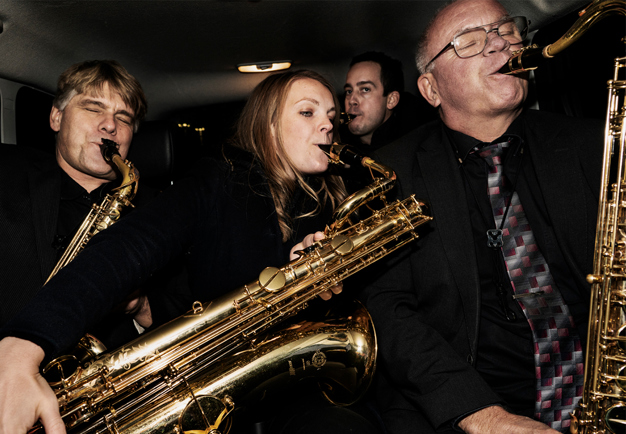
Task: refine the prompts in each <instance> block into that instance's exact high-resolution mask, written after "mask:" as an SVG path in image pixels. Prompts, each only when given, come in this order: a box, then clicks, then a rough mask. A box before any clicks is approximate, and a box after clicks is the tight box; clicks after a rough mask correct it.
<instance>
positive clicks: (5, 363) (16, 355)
mask: <svg viewBox="0 0 626 434" xmlns="http://www.w3.org/2000/svg"><path fill="white" fill-rule="evenodd" d="M43 357H44V352H43V350H42V349H41V348H40V347H39V346H37V345H35V344H33V343H32V342H30V341H26V340H23V339H18V338H13V337H7V338H4V339H2V340H1V341H0V434H23V433H26V432H27V431H28V430H29V429H30V428H31V427H32V426H33V425H35V423H36V422H37V420H41V423H42V424H43V426H44V427H45V429H46V433H47V434H64V433H65V425H64V424H63V420H62V419H61V416H60V414H59V404H58V402H57V399H56V396H55V394H54V392H53V391H52V389H51V388H50V386H49V385H48V383H47V382H46V380H44V379H43V377H42V376H41V375H39V364H40V363H41V361H42V360H43Z"/></svg>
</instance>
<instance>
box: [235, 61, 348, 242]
mask: <svg viewBox="0 0 626 434" xmlns="http://www.w3.org/2000/svg"><path fill="white" fill-rule="evenodd" d="M303 78H310V79H313V80H316V81H318V82H320V83H321V84H323V85H324V86H325V87H326V88H327V89H328V90H329V92H330V93H331V95H332V97H333V101H334V104H335V107H336V109H337V116H335V119H334V122H333V124H334V125H333V131H337V128H338V126H339V110H340V105H339V100H338V99H337V96H336V94H335V91H334V89H333V87H332V85H331V84H330V82H328V80H326V79H325V78H324V77H322V76H321V75H320V74H318V73H317V72H314V71H308V70H301V71H289V72H284V73H279V74H274V75H270V76H269V77H267V78H266V79H265V80H263V81H262V82H261V83H259V84H258V85H257V86H256V87H255V88H254V90H253V92H252V95H251V96H250V98H249V99H248V102H247V103H246V105H245V107H244V108H243V111H242V112H241V116H240V117H239V121H238V123H237V132H236V133H235V136H234V144H235V145H236V146H239V147H241V148H243V149H245V150H247V151H249V152H251V153H252V154H253V155H254V156H255V158H257V159H258V160H259V161H260V163H261V166H262V167H263V170H264V171H265V175H266V176H267V179H268V181H269V187H270V191H271V194H272V198H273V199H274V204H275V206H276V212H277V214H278V222H279V224H280V229H281V232H282V234H283V242H285V241H287V240H289V239H290V238H291V237H292V235H293V220H294V218H295V219H298V218H303V217H309V216H313V215H317V214H318V213H320V212H321V210H322V209H324V208H325V207H326V206H328V205H330V206H332V207H333V208H334V207H335V206H337V205H338V204H339V203H340V202H341V200H343V198H344V197H345V188H344V185H343V181H342V180H341V178H340V177H338V176H336V175H331V174H328V173H325V174H322V175H319V177H318V178H320V181H321V182H320V183H316V185H319V188H312V187H311V186H310V185H309V184H308V183H307V182H306V181H305V179H304V177H303V175H302V174H301V173H300V172H299V171H298V170H297V169H296V168H295V166H294V164H293V162H292V161H291V160H290V159H289V157H288V155H287V152H286V151H285V148H284V144H283V140H282V137H281V134H280V131H281V130H282V129H281V125H280V119H281V113H282V110H283V106H284V103H285V100H286V99H287V94H288V93H289V90H290V89H291V86H292V84H293V83H294V82H295V81H297V80H300V79H303ZM272 125H274V129H275V131H277V132H278V134H277V137H276V139H274V138H273V137H272ZM277 150H278V152H276V151H277ZM292 174H295V179H294V177H293V175H292ZM297 188H301V189H302V190H304V192H305V193H306V194H307V195H308V196H310V197H311V198H312V199H313V200H314V202H315V204H316V206H315V208H314V209H312V210H310V211H308V212H304V213H303V214H301V215H296V216H291V215H290V214H289V210H290V209H292V208H291V207H290V205H291V204H290V203H289V199H290V197H292V196H293V194H294V192H295V191H296V189H297Z"/></svg>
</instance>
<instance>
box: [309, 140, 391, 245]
mask: <svg viewBox="0 0 626 434" xmlns="http://www.w3.org/2000/svg"><path fill="white" fill-rule="evenodd" d="M319 146H320V149H322V150H323V151H324V152H325V153H326V155H327V156H328V158H329V162H330V163H331V164H344V165H345V164H348V165H351V166H352V165H360V166H363V167H365V168H367V169H369V170H370V172H371V173H372V178H373V182H372V183H371V184H369V185H368V186H367V187H365V188H363V189H361V190H359V191H357V192H355V193H353V194H352V195H350V196H349V197H348V198H346V199H345V200H344V201H343V202H342V203H341V204H340V205H339V206H338V207H337V209H336V210H335V212H334V213H333V216H332V218H331V223H330V225H329V228H328V229H327V231H329V233H334V232H336V231H337V230H339V229H341V228H342V227H343V226H344V224H345V223H346V222H348V221H349V218H350V216H351V215H352V214H353V213H354V212H355V211H356V210H357V209H358V208H360V207H361V206H362V205H364V204H366V203H367V202H369V201H371V200H373V199H375V198H377V197H380V198H381V199H383V201H384V194H385V193H386V192H387V191H389V190H391V189H392V188H393V186H394V185H395V181H396V174H395V172H394V171H393V170H392V169H391V168H389V167H387V166H385V165H383V164H381V163H379V162H376V161H375V160H373V159H372V158H370V157H368V156H366V155H363V154H361V153H359V152H358V150H356V149H354V148H353V147H351V146H348V145H345V144H342V143H337V142H335V143H333V144H331V145H319ZM374 172H376V173H378V174H379V175H381V176H375V175H374Z"/></svg>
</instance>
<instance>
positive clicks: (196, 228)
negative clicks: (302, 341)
mask: <svg viewBox="0 0 626 434" xmlns="http://www.w3.org/2000/svg"><path fill="white" fill-rule="evenodd" d="M224 149H225V150H226V153H225V154H224V155H223V156H222V155H220V156H218V157H216V158H207V159H206V160H204V161H203V164H202V170H201V171H199V172H198V173H197V174H195V175H194V176H190V177H189V178H187V179H184V180H181V181H179V182H177V183H176V184H175V185H174V186H173V187H172V188H170V189H168V190H167V191H165V192H164V193H162V194H161V195H160V196H159V197H158V198H157V199H156V200H154V201H152V202H151V203H150V204H148V205H147V206H145V207H142V208H141V209H138V210H136V211H135V212H133V213H132V214H131V215H129V216H128V217H125V218H124V219H122V220H121V221H119V222H118V223H116V224H115V225H113V226H112V227H110V228H109V229H107V230H106V231H103V232H101V233H99V234H98V235H97V236H95V237H94V238H93V239H92V240H91V242H90V243H89V245H88V246H87V248H85V250H84V251H83V252H82V253H81V254H80V255H78V257H77V258H76V259H75V260H74V261H73V262H72V263H71V264H69V265H68V266H66V267H65V268H64V269H62V270H61V271H60V272H59V273H58V274H57V276H55V278H54V279H52V280H51V282H50V283H49V284H48V285H47V286H46V287H45V288H44V289H43V290H42V291H41V293H40V296H38V297H37V299H36V300H35V301H34V303H32V304H31V305H29V307H28V311H22V312H21V313H20V314H18V316H17V317H16V318H14V319H13V320H12V321H10V322H9V323H8V324H7V325H6V326H5V327H4V328H3V329H0V336H9V335H10V336H17V337H21V338H26V339H29V340H31V341H33V342H35V343H37V344H39V345H40V346H41V347H42V348H44V350H45V351H46V354H47V355H53V354H58V353H59V352H60V351H62V350H63V349H66V348H68V347H69V346H70V345H72V344H73V343H74V342H76V341H77V340H78V339H79V338H80V337H81V336H82V335H83V334H84V332H85V330H86V327H87V326H88V325H89V324H92V323H93V322H94V321H95V320H97V319H98V318H100V317H101V316H102V315H103V314H104V313H105V312H107V311H108V310H110V309H111V307H112V306H113V305H114V303H116V302H117V301H119V300H121V298H123V296H124V295H125V294H126V293H127V292H128V290H129V288H135V287H138V286H140V285H141V284H143V283H144V282H145V281H146V280H147V279H148V278H149V277H150V276H151V275H152V274H153V273H155V271H156V270H158V269H160V268H161V267H163V266H164V265H166V264H167V263H168V262H170V261H172V260H174V259H176V258H178V257H179V256H180V255H184V256H185V262H186V263H187V269H188V280H189V290H188V291H183V293H182V294H179V295H177V296H175V297H174V298H176V299H177V300H180V299H183V300H184V301H185V302H189V304H188V305H186V306H185V310H189V309H190V308H191V304H190V302H191V301H194V300H200V301H207V300H210V299H212V298H215V297H216V296H218V295H220V294H223V293H225V292H227V291H229V290H231V289H234V288H236V287H238V286H240V285H243V284H245V283H248V282H250V281H253V280H256V278H257V277H258V273H259V272H260V271H261V270H262V269H263V268H265V267H267V266H282V265H284V264H285V263H286V262H287V261H288V253H289V249H290V248H291V246H292V245H293V244H295V242H296V240H298V239H299V238H301V237H303V236H304V235H306V234H307V233H310V232H313V231H314V230H322V229H323V226H324V223H325V218H326V216H321V217H318V218H309V219H303V220H297V222H299V223H298V224H297V226H296V234H295V235H294V238H293V239H292V240H289V241H288V242H286V243H283V241H282V234H281V232H280V228H279V226H278V219H277V216H276V210H275V207H274V202H273V200H272V198H271V196H270V194H269V189H268V184H267V180H266V178H265V175H264V173H263V171H262V170H261V168H260V167H259V165H258V163H255V162H254V161H253V158H252V156H251V155H250V154H248V153H246V152H244V151H241V150H238V149H236V148H231V147H225V148H224ZM294 200H295V201H296V203H297V205H298V206H297V207H296V211H297V210H298V209H299V206H300V205H302V206H307V205H303V204H306V202H307V201H306V200H303V199H302V198H300V199H298V198H295V199H294ZM85 270H88V272H85ZM185 297H186V298H185ZM149 298H150V295H149ZM158 300H159V298H158V297H156V298H155V309H156V310H157V311H159V310H168V309H169V307H168V306H167V302H160V301H158ZM182 304H185V303H182ZM164 305H166V306H164ZM34 318H36V321H34V320H33V319H34Z"/></svg>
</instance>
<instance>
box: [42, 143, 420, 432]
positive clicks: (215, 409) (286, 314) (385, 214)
mask: <svg viewBox="0 0 626 434" xmlns="http://www.w3.org/2000/svg"><path fill="white" fill-rule="evenodd" d="M326 151H327V154H328V156H329V159H330V161H332V162H334V163H337V164H342V163H343V161H342V158H344V156H345V158H346V159H347V158H353V160H354V161H359V162H360V164H363V165H364V166H366V167H369V168H371V169H372V170H373V171H377V172H380V173H382V174H383V178H381V177H376V178H375V179H374V180H373V183H372V184H371V186H369V187H368V188H365V189H363V190H360V191H357V192H356V193H354V194H353V195H352V196H350V197H348V198H347V199H346V200H345V201H344V202H343V203H342V204H341V205H340V206H339V207H338V209H337V210H336V211H335V213H334V215H333V218H332V220H331V223H330V224H329V225H328V226H327V227H326V229H325V234H326V237H325V238H324V239H323V240H321V241H318V242H316V243H315V244H313V245H312V246H311V247H308V248H306V249H304V250H302V251H300V252H299V255H300V257H299V258H298V259H295V260H293V261H291V262H289V263H288V264H286V265H285V266H283V267H281V268H275V267H269V268H266V269H265V270H263V271H262V272H261V273H260V275H259V278H258V280H256V281H254V282H251V283H249V284H247V285H244V286H242V287H240V288H237V289H235V290H234V291H231V292H229V293H226V294H224V295H222V296H221V297H219V298H217V299H215V300H213V301H210V302H205V303H200V302H195V303H194V304H193V306H192V309H191V310H190V311H189V312H187V313H186V314H184V315H182V316H180V317H178V318H176V319H174V320H172V321H170V322H169V323H167V324H164V325H163V326H161V327H159V328H157V329H155V330H153V331H151V332H149V333H146V334H144V335H142V336H140V337H139V338H137V339H135V340H134V341H132V342H130V343H128V344H125V345H123V346H122V347H121V348H118V349H116V350H114V351H111V352H108V353H102V354H100V355H98V356H96V357H95V358H92V357H91V355H90V354H87V353H88V352H85V353H80V354H79V353H76V354H70V355H66V356H62V357H60V358H59V359H57V360H55V361H53V362H51V363H50V364H48V365H47V366H46V367H45V369H44V371H45V376H46V378H47V379H48V381H49V383H50V385H51V386H52V387H53V389H55V390H56V395H57V398H58V402H59V408H60V412H61V416H62V418H63V420H64V422H65V425H66V428H67V429H68V431H69V432H70V433H133V434H139V433H152V432H159V433H179V434H180V433H187V434H191V433H214V434H216V433H227V432H228V430H229V426H230V423H232V417H230V416H231V413H232V412H233V411H234V410H237V409H243V408H246V407H250V406H253V405H254V406H257V405H258V403H259V401H263V400H264V401H265V402H266V403H267V402H268V401H270V400H269V397H270V396H272V392H273V391H275V390H277V385H284V384H286V383H292V384H293V383H298V384H300V381H302V380H303V379H305V378H312V379H314V380H315V381H316V382H317V383H318V384H319V387H320V388H321V390H322V392H323V394H324V396H325V397H326V398H327V399H328V400H330V401H331V402H332V403H336V404H349V403H351V402H353V401H355V400H356V399H358V397H359V396H360V395H361V394H362V393H363V392H364V391H365V389H366V388H367V386H368V385H369V382H370V381H371V378H372V375H373V372H374V369H375V361H376V349H377V346H376V337H375V333H374V329H373V325H372V322H371V318H370V317H369V314H368V313H367V310H365V308H364V307H363V306H361V305H356V306H351V307H350V308H349V309H347V310H340V311H339V312H336V313H334V314H332V315H330V316H325V317H324V319H323V320H319V319H317V320H314V321H310V320H306V321H299V322H295V323H294V322H293V321H295V320H298V318H299V317H300V316H297V317H295V316H294V315H295V314H296V313H298V312H301V311H302V310H304V309H305V308H306V307H307V306H308V305H309V304H314V303H315V302H317V300H314V299H316V298H317V296H318V295H319V294H320V293H322V292H324V291H327V290H328V289H330V288H332V287H333V286H335V285H337V284H338V283H339V282H341V281H342V280H344V279H345V278H347V277H349V276H351V275H353V274H354V273H356V272H358V271H360V270H362V269H363V268H365V267H367V266H369V265H370V264H372V263H374V262H375V261H377V260H379V259H381V258H383V257H384V256H386V255H387V254H389V253H391V252H393V251H395V250H396V249H398V248H400V247H402V246H404V245H406V244H407V243H409V242H411V241H412V240H414V239H416V238H417V237H418V235H417V233H416V230H417V227H418V226H419V225H421V224H424V223H426V222H428V221H430V220H431V219H432V218H431V217H429V216H427V215H426V214H425V206H424V204H423V203H421V202H420V201H419V200H417V199H416V198H415V197H413V196H411V197H409V198H407V199H404V200H403V201H395V202H392V203H386V202H384V207H383V209H380V210H378V211H375V212H373V213H372V215H371V216H369V217H368V218H366V219H363V220H361V221H359V222H356V223H352V222H351V221H350V215H351V214H352V211H353V210H354V209H355V207H358V206H360V205H362V204H364V203H367V202H369V201H371V200H372V199H374V198H381V199H383V201H384V200H385V199H384V193H385V192H387V191H388V190H390V189H391V188H392V187H393V184H394V182H395V174H394V173H393V171H392V170H391V169H389V168H386V167H385V166H383V165H380V164H378V163H376V162H375V161H373V160H371V159H369V158H361V157H358V156H355V155H356V154H354V155H352V157H350V156H349V152H348V148H347V147H345V146H344V145H340V144H336V143H335V144H333V145H327V146H326ZM332 304H334V303H332ZM308 312H310V311H306V312H304V314H306V313H308ZM287 319H289V320H290V321H291V322H289V321H288V322H287V326H286V327H285V326H284V322H285V320H287ZM278 324H280V325H281V326H282V328H281V329H280V330H276V329H275V328H274V326H276V325H278ZM272 405H273V402H272ZM41 429H42V428H41V426H38V427H35V428H34V429H33V430H31V431H30V432H31V433H34V432H40V431H41Z"/></svg>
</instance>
